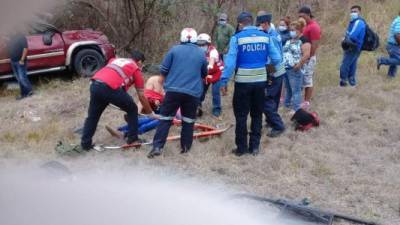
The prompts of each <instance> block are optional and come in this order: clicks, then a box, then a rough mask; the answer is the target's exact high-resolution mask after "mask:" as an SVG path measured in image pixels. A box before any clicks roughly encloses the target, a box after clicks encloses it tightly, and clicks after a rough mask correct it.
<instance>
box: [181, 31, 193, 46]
mask: <svg viewBox="0 0 400 225" xmlns="http://www.w3.org/2000/svg"><path fill="white" fill-rule="evenodd" d="M181 42H182V43H186V42H190V43H193V44H195V43H196V42H197V32H196V30H195V29H193V28H185V29H183V30H182V32H181Z"/></svg>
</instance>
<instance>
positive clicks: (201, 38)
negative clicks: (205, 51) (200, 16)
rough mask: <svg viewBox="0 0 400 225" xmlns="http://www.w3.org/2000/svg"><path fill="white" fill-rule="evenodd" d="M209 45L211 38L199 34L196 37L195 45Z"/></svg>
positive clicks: (204, 34)
mask: <svg viewBox="0 0 400 225" xmlns="http://www.w3.org/2000/svg"><path fill="white" fill-rule="evenodd" d="M206 43H208V44H211V37H210V35H208V34H206V33H202V34H199V36H198V37H197V44H199V45H204V44H206Z"/></svg>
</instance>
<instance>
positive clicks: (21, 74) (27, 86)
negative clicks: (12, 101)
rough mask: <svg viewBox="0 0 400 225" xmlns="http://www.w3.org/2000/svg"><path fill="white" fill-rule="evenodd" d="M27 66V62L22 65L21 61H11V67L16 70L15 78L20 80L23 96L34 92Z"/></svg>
mask: <svg viewBox="0 0 400 225" xmlns="http://www.w3.org/2000/svg"><path fill="white" fill-rule="evenodd" d="M26 66H27V65H26V62H25V64H24V65H21V64H19V62H14V61H11V68H12V70H13V72H14V76H15V79H17V81H18V84H19V88H20V90H21V96H27V95H29V94H31V93H32V84H31V82H30V81H29V78H28V75H27V70H26Z"/></svg>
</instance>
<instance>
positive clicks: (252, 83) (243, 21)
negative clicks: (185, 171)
mask: <svg viewBox="0 0 400 225" xmlns="http://www.w3.org/2000/svg"><path fill="white" fill-rule="evenodd" d="M237 22H238V27H239V32H238V33H236V34H235V35H234V36H233V37H232V38H231V40H230V43H229V52H228V54H227V55H226V60H225V70H224V72H223V74H222V78H221V91H222V93H223V94H226V92H227V88H226V86H227V83H228V81H229V79H230V77H231V76H232V74H233V73H234V72H235V71H236V74H235V90H234V94H233V111H234V115H235V118H236V129H235V134H236V137H235V143H236V146H237V148H236V149H234V150H233V153H234V154H235V155H237V156H242V155H243V154H245V153H252V154H254V155H257V154H258V153H259V147H260V138H261V128H262V113H263V106H264V100H265V88H266V83H267V82H266V81H267V71H266V68H265V66H266V64H267V61H268V58H269V59H270V62H271V64H272V65H274V66H275V65H278V64H279V63H280V62H281V60H282V57H281V55H280V53H279V50H278V49H276V48H275V46H274V45H272V44H270V38H269V36H268V35H267V34H266V33H265V32H262V31H260V30H259V29H258V28H257V27H255V26H254V25H253V16H252V15H251V14H250V13H248V12H242V13H241V14H240V15H239V16H238V18H237ZM249 113H250V117H251V132H250V140H249V142H247V139H248V137H247V136H248V131H247V116H248V114H249Z"/></svg>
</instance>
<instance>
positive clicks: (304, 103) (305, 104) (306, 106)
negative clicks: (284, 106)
mask: <svg viewBox="0 0 400 225" xmlns="http://www.w3.org/2000/svg"><path fill="white" fill-rule="evenodd" d="M310 105H311V103H310V102H309V101H304V102H303V103H301V108H302V109H304V110H309V109H310Z"/></svg>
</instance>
